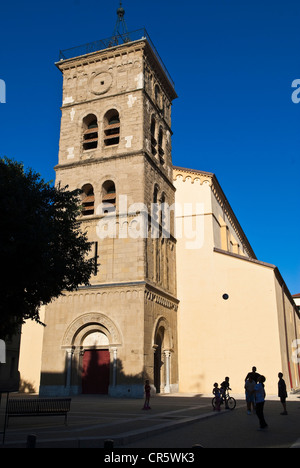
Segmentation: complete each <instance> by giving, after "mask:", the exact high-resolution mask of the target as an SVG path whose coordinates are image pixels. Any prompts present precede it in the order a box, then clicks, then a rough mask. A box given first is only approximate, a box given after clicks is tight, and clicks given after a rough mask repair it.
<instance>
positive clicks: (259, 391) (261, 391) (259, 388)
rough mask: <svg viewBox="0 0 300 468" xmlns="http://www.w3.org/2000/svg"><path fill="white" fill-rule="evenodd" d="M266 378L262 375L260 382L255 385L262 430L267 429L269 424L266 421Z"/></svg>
mask: <svg viewBox="0 0 300 468" xmlns="http://www.w3.org/2000/svg"><path fill="white" fill-rule="evenodd" d="M265 381H266V378H265V377H264V376H263V375H261V376H260V377H259V379H258V383H257V384H256V385H255V400H256V414H257V417H258V419H259V424H260V430H264V429H267V427H268V424H267V423H266V421H265V416H264V406H265V400H266V391H265V385H264V383H265Z"/></svg>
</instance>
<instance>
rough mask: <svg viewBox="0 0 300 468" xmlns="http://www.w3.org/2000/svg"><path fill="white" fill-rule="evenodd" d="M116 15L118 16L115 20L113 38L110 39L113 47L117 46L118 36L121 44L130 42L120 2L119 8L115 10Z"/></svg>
mask: <svg viewBox="0 0 300 468" xmlns="http://www.w3.org/2000/svg"><path fill="white" fill-rule="evenodd" d="M117 15H118V18H117V22H116V25H115V29H114V33H113V37H112V42H113V44H114V45H117V44H119V39H120V36H121V38H122V40H121V42H130V36H129V33H128V29H127V24H126V21H125V18H124V16H125V10H124V8H123V5H122V1H120V6H119V8H118V9H117Z"/></svg>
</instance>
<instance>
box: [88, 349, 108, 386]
mask: <svg viewBox="0 0 300 468" xmlns="http://www.w3.org/2000/svg"><path fill="white" fill-rule="evenodd" d="M109 368H110V355H109V351H108V350H106V349H100V350H99V349H92V350H87V351H85V352H84V355H83V362H82V393H84V394H92V395H93V394H100V395H107V394H108V386H109Z"/></svg>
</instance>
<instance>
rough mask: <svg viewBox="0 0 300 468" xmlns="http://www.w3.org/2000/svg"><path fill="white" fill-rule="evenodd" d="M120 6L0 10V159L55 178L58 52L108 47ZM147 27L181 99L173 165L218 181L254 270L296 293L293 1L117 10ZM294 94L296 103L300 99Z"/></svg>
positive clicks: (299, 221)
mask: <svg viewBox="0 0 300 468" xmlns="http://www.w3.org/2000/svg"><path fill="white" fill-rule="evenodd" d="M118 3H119V2H118V0H110V1H107V0H106V1H105V2H104V1H101V0H98V1H96V0H90V1H89V2H85V1H83V0H60V1H58V0H52V1H51V2H48V1H43V2H38V1H36V0H27V1H26V2H25V1H20V0H15V1H14V2H4V1H3V2H2V4H1V6H0V79H1V80H4V81H5V83H6V103H5V104H0V156H3V155H6V156H8V157H11V158H14V159H16V160H20V161H23V162H24V164H25V166H30V167H33V168H34V169H35V170H36V171H38V172H40V173H41V174H42V176H43V177H44V178H45V179H46V180H51V179H54V177H55V173H54V171H53V167H54V166H55V164H57V157H58V141H59V129H60V106H61V88H62V78H61V74H60V72H59V71H58V70H57V68H56V67H55V66H54V62H55V61H57V60H58V56H59V50H60V49H67V48H70V47H74V46H77V45H81V44H84V43H87V42H91V41H95V40H97V39H102V38H106V37H109V36H110V35H111V34H112V32H113V29H114V26H115V21H116V9H117V8H118ZM123 6H124V7H125V10H126V16H125V17H126V21H127V25H128V29H129V30H136V29H139V28H142V27H146V29H147V31H148V33H149V34H150V37H151V39H152V41H153V42H154V44H155V46H156V48H157V50H158V51H159V53H160V55H161V57H162V58H163V60H164V62H165V64H166V66H167V68H168V70H169V72H170V74H171V76H172V78H173V80H174V81H175V87H176V91H177V94H178V96H179V98H178V99H177V100H176V101H174V105H173V125H172V127H173V132H174V136H173V162H174V164H176V165H179V166H185V167H190V168H195V169H199V170H204V171H209V172H214V173H215V174H216V176H217V178H218V180H219V182H220V184H221V186H222V188H223V190H224V192H225V194H226V196H227V198H228V200H229V202H230V203H231V206H232V208H233V210H234V211H235V213H236V215H237V218H238V220H239V221H240V224H241V226H242V227H243V229H244V231H245V233H246V235H247V237H248V238H249V241H250V243H251V244H252V247H253V249H254V251H255V253H256V255H257V257H258V259H259V260H262V261H265V262H269V263H272V264H275V265H277V266H278V267H279V269H280V271H281V274H282V276H283V277H284V279H285V281H286V283H287V285H288V287H289V288H290V290H291V292H292V294H294V293H298V292H300V249H299V232H300V215H299V201H300V199H299V174H300V158H299V148H300V104H295V103H293V102H292V99H291V95H292V92H293V91H294V90H293V89H292V87H291V85H292V82H293V81H294V80H295V79H300V47H299V46H300V2H299V0H285V1H282V0H281V1H279V0H272V1H271V0H251V1H250V0H197V1H195V0H191V1H186V2H182V1H178V0H174V1H170V0H164V1H163V2H162V1H159V0H151V2H141V1H140V0H124V1H123ZM299 95H300V93H299Z"/></svg>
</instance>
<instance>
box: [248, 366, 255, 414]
mask: <svg viewBox="0 0 300 468" xmlns="http://www.w3.org/2000/svg"><path fill="white" fill-rule="evenodd" d="M255 385H256V383H255V382H254V380H253V378H252V376H251V375H250V377H249V378H248V380H246V383H245V390H246V402H247V414H248V415H249V416H251V414H252V412H251V409H252V410H253V414H254V413H255Z"/></svg>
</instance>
